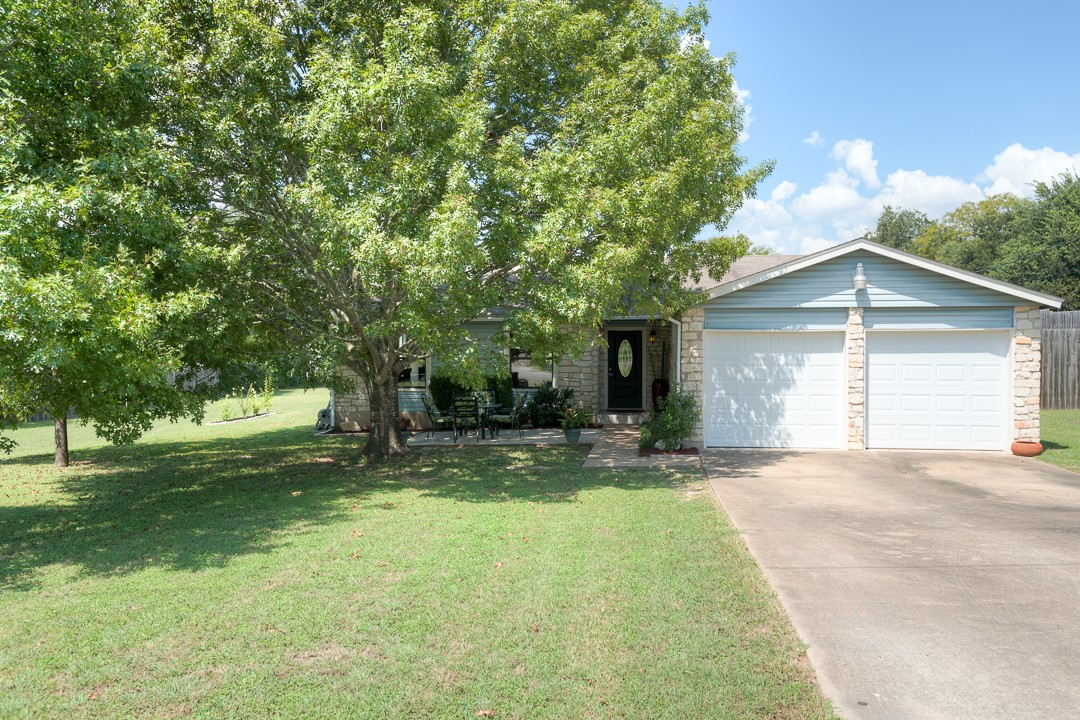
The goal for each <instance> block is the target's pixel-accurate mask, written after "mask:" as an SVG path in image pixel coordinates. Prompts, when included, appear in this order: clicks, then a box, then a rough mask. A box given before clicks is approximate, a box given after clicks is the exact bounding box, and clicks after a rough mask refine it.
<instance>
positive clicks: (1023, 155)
mask: <svg viewBox="0 0 1080 720" xmlns="http://www.w3.org/2000/svg"><path fill="white" fill-rule="evenodd" d="M1078 169H1080V153H1077V154H1076V155H1069V154H1068V153H1064V152H1061V151H1060V150H1054V149H1053V148H1048V147H1044V148H1039V149H1038V150H1031V149H1029V148H1026V147H1024V146H1023V145H1021V144H1020V143H1013V144H1012V145H1010V146H1009V147H1007V148H1005V149H1004V150H1002V151H1001V152H1000V153H998V154H997V155H995V156H994V162H993V164H991V165H989V166H987V168H986V170H984V171H983V174H982V175H981V176H980V179H984V180H988V181H990V182H991V183H992V184H991V185H990V188H989V189H988V190H987V192H986V194H987V195H997V194H999V193H1012V194H1013V195H1019V196H1020V197H1031V196H1032V195H1034V194H1035V188H1034V187H1032V183H1033V182H1035V181H1036V180H1041V181H1043V182H1046V181H1048V180H1050V179H1051V178H1053V177H1055V176H1057V175H1060V174H1061V173H1063V172H1067V171H1073V172H1075V171H1077V170H1078Z"/></svg>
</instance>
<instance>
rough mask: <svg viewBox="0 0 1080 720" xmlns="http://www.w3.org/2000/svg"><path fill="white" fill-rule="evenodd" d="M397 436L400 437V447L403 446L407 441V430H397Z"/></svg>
mask: <svg viewBox="0 0 1080 720" xmlns="http://www.w3.org/2000/svg"><path fill="white" fill-rule="evenodd" d="M398 434H399V435H400V436H401V444H402V445H404V444H405V443H407V442H408V441H409V431H408V430H399V431H398Z"/></svg>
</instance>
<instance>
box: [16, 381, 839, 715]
mask: <svg viewBox="0 0 1080 720" xmlns="http://www.w3.org/2000/svg"><path fill="white" fill-rule="evenodd" d="M325 399H326V396H325V393H308V394H306V395H305V394H303V393H300V392H299V391H297V392H290V393H285V394H283V395H281V396H279V397H278V398H277V401H276V403H275V407H274V410H275V411H276V412H278V413H279V414H278V415H276V416H274V417H269V418H264V419H261V420H255V421H248V422H243V423H234V424H229V425H223V426H222V425H219V426H203V427H195V426H192V425H187V424H184V425H178V426H165V427H163V428H160V429H158V430H155V431H154V432H153V433H151V434H150V435H148V436H147V437H146V438H145V439H144V440H143V441H141V442H140V443H139V444H137V445H134V446H130V447H122V448H113V447H107V446H102V445H101V444H100V443H96V442H94V440H93V438H92V436H91V433H90V431H89V430H83V429H81V428H77V427H76V428H73V433H74V438H75V439H74V442H73V443H72V459H73V461H74V462H75V463H76V464H75V465H74V466H73V467H71V468H68V469H66V470H55V469H53V468H52V467H51V466H50V464H49V463H50V462H51V447H50V446H49V444H48V442H49V440H50V439H51V430H50V428H48V427H41V428H29V429H26V430H20V431H19V432H18V433H17V435H16V436H17V439H18V440H20V442H22V443H23V444H22V447H21V448H20V452H23V453H29V454H28V455H27V454H24V455H22V456H18V457H15V458H9V459H6V460H0V608H2V609H3V611H2V612H0V717H3V718H13V717H15V718H17V717H27V718H29V717H55V718H67V717H116V718H128V717H181V716H190V717H236V718H259V717H340V718H413V717H440V718H442V717H447V718H475V717H495V718H608V717H626V718H644V717H671V718H706V717H708V718H740V719H741V718H815V717H829V711H828V709H827V708H826V707H825V703H824V702H823V701H822V699H821V697H820V694H819V692H818V690H817V688H816V686H815V685H814V683H813V677H812V674H811V671H810V669H809V665H808V664H807V662H806V659H805V656H804V654H803V652H802V648H801V646H800V644H799V642H798V640H797V638H796V637H795V635H794V633H793V631H792V630H791V628H790V625H789V622H788V620H787V618H786V617H785V616H784V615H783V613H782V611H781V610H780V608H779V605H778V603H777V602H776V600H775V598H774V596H773V595H772V593H771V591H770V589H769V587H768V585H767V584H766V582H765V581H764V579H763V578H762V576H761V573H760V571H759V570H758V568H757V567H756V565H755V564H754V563H753V561H752V559H751V557H750V555H749V554H748V553H747V551H746V549H745V547H744V545H743V543H742V541H741V540H740V538H739V536H738V535H737V533H736V532H735V531H734V530H733V529H732V527H731V525H730V524H729V522H728V520H727V519H726V517H724V516H723V515H722V514H721V513H720V512H719V511H718V509H717V506H716V503H715V502H714V500H713V499H712V498H711V497H710V496H709V495H708V493H707V489H706V487H705V486H704V485H703V484H702V482H701V481H700V479H699V478H698V476H697V475H696V474H681V475H680V474H672V473H669V472H664V471H660V470H657V471H624V472H618V471H613V470H603V471H593V470H582V469H581V467H580V466H581V459H582V456H583V453H584V452H585V448H578V447H552V448H506V449H497V448H475V447H469V448H465V449H463V450H431V451H426V452H424V453H423V454H416V455H414V456H413V457H412V458H409V459H407V460H402V461H397V462H391V463H387V464H384V465H383V466H380V467H375V468H371V467H365V466H364V465H363V464H362V463H361V461H360V459H359V457H358V451H357V450H358V440H357V438H353V437H340V436H339V437H321V438H316V437H313V435H312V430H311V426H312V424H313V422H314V418H315V413H316V411H317V410H318V409H319V407H321V406H322V404H323V403H324V402H325ZM209 419H214V415H213V413H212V414H211V416H210V418H209ZM486 711H490V714H487V712H486Z"/></svg>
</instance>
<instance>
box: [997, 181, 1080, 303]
mask: <svg viewBox="0 0 1080 720" xmlns="http://www.w3.org/2000/svg"><path fill="white" fill-rule="evenodd" d="M987 272H988V273H989V274H990V275H992V276H993V277H997V278H1001V279H1002V280H1007V281H1009V282H1013V283H1017V284H1019V285H1026V286H1028V287H1031V288H1034V289H1036V290H1041V291H1043V292H1047V293H1050V294H1052V295H1057V296H1059V297H1061V298H1064V300H1065V304H1064V307H1065V308H1066V309H1069V310H1077V309H1080V176H1078V175H1076V174H1075V173H1064V174H1062V175H1059V176H1058V177H1056V178H1053V179H1051V180H1050V182H1036V183H1035V199H1034V205H1033V207H1032V209H1031V212H1030V214H1029V216H1028V217H1027V219H1026V222H1025V223H1024V224H1023V226H1022V228H1021V232H1019V233H1017V235H1016V236H1014V237H1012V238H1010V239H1008V240H1007V241H1006V242H1005V243H1003V245H1002V246H1001V249H1000V252H999V253H998V258H997V259H996V260H995V261H994V262H993V263H992V264H991V266H990V267H989V268H988V269H987Z"/></svg>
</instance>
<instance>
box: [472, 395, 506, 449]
mask: <svg viewBox="0 0 1080 720" xmlns="http://www.w3.org/2000/svg"><path fill="white" fill-rule="evenodd" d="M477 407H478V409H479V410H480V439H481V440H482V439H483V438H484V432H485V430H490V431H491V437H493V438H494V437H495V436H496V435H498V434H499V426H498V424H496V423H495V420H494V417H495V413H497V412H498V411H499V410H501V409H502V403H497V402H494V401H487V402H485V401H483V400H481V401H480V402H479V403H478V404H477Z"/></svg>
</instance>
